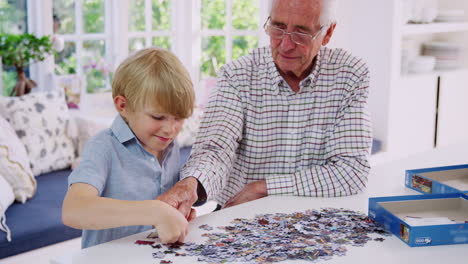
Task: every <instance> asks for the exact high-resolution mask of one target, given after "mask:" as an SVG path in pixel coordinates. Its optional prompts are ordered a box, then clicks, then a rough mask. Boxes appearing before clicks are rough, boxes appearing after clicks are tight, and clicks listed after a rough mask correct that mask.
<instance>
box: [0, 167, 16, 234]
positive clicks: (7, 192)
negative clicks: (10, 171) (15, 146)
mask: <svg viewBox="0 0 468 264" xmlns="http://www.w3.org/2000/svg"><path fill="white" fill-rule="evenodd" d="M14 201H15V194H14V193H13V189H12V188H11V186H10V184H9V183H8V182H7V181H6V180H5V178H3V176H2V175H1V174H0V230H2V231H3V232H6V238H7V240H8V241H10V240H11V233H10V229H9V228H8V226H7V224H6V215H5V212H6V210H7V209H8V207H10V205H11V204H12V203H13V202H14Z"/></svg>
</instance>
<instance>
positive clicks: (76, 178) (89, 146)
mask: <svg viewBox="0 0 468 264" xmlns="http://www.w3.org/2000/svg"><path fill="white" fill-rule="evenodd" d="M102 136H103V134H102V133H100V134H98V135H96V136H95V137H93V138H91V139H90V140H89V141H88V142H87V143H86V145H85V147H84V150H83V153H82V155H81V157H80V159H81V160H80V164H79V166H78V167H77V168H76V169H74V170H73V172H72V173H71V174H70V176H69V177H68V185H69V186H70V185H72V184H74V183H86V184H89V185H92V186H94V187H95V188H96V189H97V190H98V192H99V195H101V194H102V191H103V190H104V187H105V184H106V181H107V177H108V175H109V171H110V169H111V155H110V152H109V142H106V140H104V139H103V138H102Z"/></svg>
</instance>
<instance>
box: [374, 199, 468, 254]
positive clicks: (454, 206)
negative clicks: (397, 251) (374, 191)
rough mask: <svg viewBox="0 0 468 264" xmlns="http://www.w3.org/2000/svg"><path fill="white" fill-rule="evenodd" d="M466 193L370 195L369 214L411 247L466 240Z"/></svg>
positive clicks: (467, 241) (467, 227)
mask: <svg viewBox="0 0 468 264" xmlns="http://www.w3.org/2000/svg"><path fill="white" fill-rule="evenodd" d="M467 199H468V196H466V195H464V194H461V193H452V194H431V195H405V196H393V197H376V198H370V199H369V217H371V218H372V219H373V220H375V221H376V222H379V223H381V224H383V226H384V227H385V228H386V229H387V230H389V231H390V232H391V233H393V234H394V235H395V236H397V237H398V238H400V239H401V240H402V241H403V242H405V243H406V244H408V245H409V246H411V247H420V246H436V245H450V244H463V243H468V200H467Z"/></svg>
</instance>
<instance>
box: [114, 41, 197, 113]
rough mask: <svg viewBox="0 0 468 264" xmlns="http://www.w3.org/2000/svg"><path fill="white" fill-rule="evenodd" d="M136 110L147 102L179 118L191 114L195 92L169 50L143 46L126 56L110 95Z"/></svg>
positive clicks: (186, 74) (183, 70) (180, 64)
mask: <svg viewBox="0 0 468 264" xmlns="http://www.w3.org/2000/svg"><path fill="white" fill-rule="evenodd" d="M118 95H121V96H123V97H125V98H126V99H127V104H126V107H129V108H130V109H129V110H131V111H136V110H139V109H141V108H142V107H144V106H147V105H150V106H153V107H155V108H157V109H161V110H163V111H165V112H166V113H168V114H171V115H173V116H175V117H178V118H182V119H184V118H188V117H190V116H191V115H192V112H193V107H194V104H195V92H194V90H193V85H192V81H191V79H190V75H189V74H188V72H187V70H186V69H185V67H184V66H183V65H182V63H181V62H180V61H179V59H178V58H177V57H176V56H175V55H174V54H172V53H171V52H170V51H167V50H163V49H160V48H146V49H142V50H139V51H137V52H136V53H134V54H133V55H131V56H130V57H128V58H127V59H125V60H124V61H123V62H122V63H121V64H120V66H119V67H118V68H117V70H116V72H115V75H114V80H113V81H112V97H113V98H115V97H116V96H118Z"/></svg>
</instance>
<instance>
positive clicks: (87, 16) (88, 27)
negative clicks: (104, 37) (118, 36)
mask: <svg viewBox="0 0 468 264" xmlns="http://www.w3.org/2000/svg"><path fill="white" fill-rule="evenodd" d="M83 32H85V33H103V32H104V0H83Z"/></svg>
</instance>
